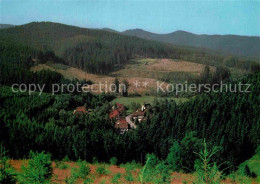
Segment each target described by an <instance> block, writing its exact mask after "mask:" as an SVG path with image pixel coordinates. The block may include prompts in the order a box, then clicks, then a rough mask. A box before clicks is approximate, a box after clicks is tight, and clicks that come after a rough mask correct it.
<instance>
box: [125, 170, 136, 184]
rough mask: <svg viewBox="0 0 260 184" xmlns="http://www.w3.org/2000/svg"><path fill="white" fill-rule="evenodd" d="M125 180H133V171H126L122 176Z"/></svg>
mask: <svg viewBox="0 0 260 184" xmlns="http://www.w3.org/2000/svg"><path fill="white" fill-rule="evenodd" d="M124 178H125V180H126V181H129V182H130V181H134V177H133V173H132V172H130V171H126V175H125V176H124Z"/></svg>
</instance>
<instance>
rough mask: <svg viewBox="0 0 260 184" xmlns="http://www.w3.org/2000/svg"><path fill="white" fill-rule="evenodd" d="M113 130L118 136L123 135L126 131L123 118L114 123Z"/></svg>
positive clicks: (126, 126)
mask: <svg viewBox="0 0 260 184" xmlns="http://www.w3.org/2000/svg"><path fill="white" fill-rule="evenodd" d="M115 129H117V130H118V132H119V134H124V133H125V132H127V131H128V123H127V122H126V120H125V118H120V119H118V120H117V121H116V123H115Z"/></svg>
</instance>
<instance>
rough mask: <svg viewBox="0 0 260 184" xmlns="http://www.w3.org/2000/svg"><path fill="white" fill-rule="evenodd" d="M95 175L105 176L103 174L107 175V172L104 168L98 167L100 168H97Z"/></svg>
mask: <svg viewBox="0 0 260 184" xmlns="http://www.w3.org/2000/svg"><path fill="white" fill-rule="evenodd" d="M97 173H98V174H100V175H102V174H104V175H105V174H107V173H108V172H107V170H106V168H105V167H103V166H100V167H98V168H97Z"/></svg>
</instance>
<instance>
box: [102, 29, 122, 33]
mask: <svg viewBox="0 0 260 184" xmlns="http://www.w3.org/2000/svg"><path fill="white" fill-rule="evenodd" d="M102 30H104V31H109V32H112V33H119V32H118V31H116V30H114V29H110V28H103V29H102Z"/></svg>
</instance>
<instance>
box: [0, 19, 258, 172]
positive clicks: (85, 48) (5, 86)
mask: <svg viewBox="0 0 260 184" xmlns="http://www.w3.org/2000/svg"><path fill="white" fill-rule="evenodd" d="M0 53H1V54H0V143H1V144H2V146H4V147H5V148H6V149H7V150H8V151H9V152H8V154H9V156H10V157H11V158H14V159H22V158H25V157H27V156H28V154H29V152H30V151H31V150H32V151H36V152H41V151H45V152H48V153H50V154H51V158H52V159H58V160H61V159H63V158H64V157H67V158H69V159H70V160H78V159H83V160H86V161H93V160H98V161H100V162H108V161H109V160H110V159H111V158H114V157H115V158H117V160H118V163H126V162H131V161H136V162H139V163H142V164H144V163H145V155H148V154H153V155H154V156H156V157H157V158H158V159H159V160H164V164H166V165H168V166H169V167H171V169H172V170H173V171H184V172H192V171H194V170H195V165H196V159H197V158H196V157H195V156H194V152H199V150H201V149H203V145H204V142H203V140H204V139H205V140H206V141H207V144H208V146H209V147H214V146H217V148H218V150H219V151H218V152H217V153H216V154H215V155H214V157H213V160H214V161H215V162H216V163H217V165H220V169H225V171H224V172H225V173H230V172H233V171H235V170H237V169H238V166H239V165H240V164H241V163H242V162H243V161H245V160H247V159H249V158H250V157H252V156H253V155H254V154H255V153H256V151H257V148H258V146H259V144H260V134H259V132H260V116H259V114H260V108H259V102H260V98H259V97H260V94H259V92H260V73H259V64H258V61H256V60H249V59H245V58H237V57H234V56H231V57H226V56H223V55H217V54H215V53H212V52H210V51H201V50H197V49H192V48H180V47H176V46H172V45H168V44H162V43H159V42H155V41H147V40H143V39H140V38H135V37H130V36H124V35H119V34H117V33H111V32H107V31H102V30H92V29H83V28H77V27H73V26H66V25H62V24H55V23H48V22H47V23H30V24H27V25H22V26H16V27H12V28H8V29H3V30H0ZM135 56H139V57H152V58H164V57H167V58H174V59H181V60H182V59H183V60H188V61H193V62H197V63H203V64H207V65H213V66H217V67H216V72H215V74H216V75H214V76H213V77H212V81H210V82H212V83H215V82H219V79H220V80H222V79H223V78H222V77H223V76H229V70H227V69H225V68H223V66H226V67H235V68H242V69H245V70H247V71H251V73H250V74H249V75H248V76H245V77H244V78H242V79H239V80H238V81H232V80H231V79H230V80H229V81H228V82H229V83H230V84H233V85H235V84H238V83H239V82H242V83H244V84H245V83H248V84H251V86H250V91H251V92H250V93H241V92H236V93H234V92H233V93H232V92H223V93H214V92H211V93H202V94H198V95H196V97H194V98H191V99H190V100H189V101H187V102H185V103H181V104H177V103H176V102H175V101H169V100H163V101H158V100H157V99H156V98H155V99H154V103H153V105H152V108H151V109H150V110H149V111H148V112H147V118H146V120H145V121H144V122H142V123H140V124H139V125H138V126H137V129H131V130H129V131H128V132H126V133H124V134H123V135H119V134H118V133H117V131H116V130H115V129H114V123H115V122H113V121H112V122H111V120H110V119H109V116H108V114H109V112H110V111H111V108H112V104H111V101H112V100H113V99H114V98H115V96H114V95H111V94H99V95H94V94H91V93H74V94H70V93H67V92H66V91H65V92H64V93H60V94H56V95H52V94H51V93H50V92H51V84H53V83H57V84H64V83H73V84H75V83H77V82H80V83H82V84H90V83H91V81H86V80H84V81H79V80H77V79H73V80H68V79H65V78H64V77H63V76H62V75H61V74H59V73H57V72H54V71H49V70H42V71H38V72H32V71H31V70H30V68H31V67H32V66H35V65H37V64H40V63H47V62H51V63H63V64H68V65H70V66H75V67H77V68H81V69H84V70H86V71H88V72H91V73H98V74H105V73H109V72H111V71H113V70H115V69H117V68H120V67H121V66H123V65H124V64H125V63H127V62H128V61H129V60H130V58H132V57H135ZM220 68H222V69H220ZM207 71H209V68H208V70H207V68H205V72H204V73H203V74H202V75H201V80H202V81H199V82H208V81H205V80H208V79H209V77H208V75H207ZM225 78H228V77H225ZM14 83H18V84H20V83H25V84H26V85H29V84H30V83H37V84H46V86H47V87H46V88H45V90H44V93H43V94H41V95H39V93H38V92H35V93H33V94H32V95H28V92H17V93H13V92H12V90H11V87H10V86H11V85H12V84H14ZM126 95H127V94H126ZM79 106H85V107H87V109H91V110H92V111H91V112H90V113H87V114H86V115H84V116H80V117H77V116H74V115H73V110H75V108H76V107H79Z"/></svg>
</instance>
